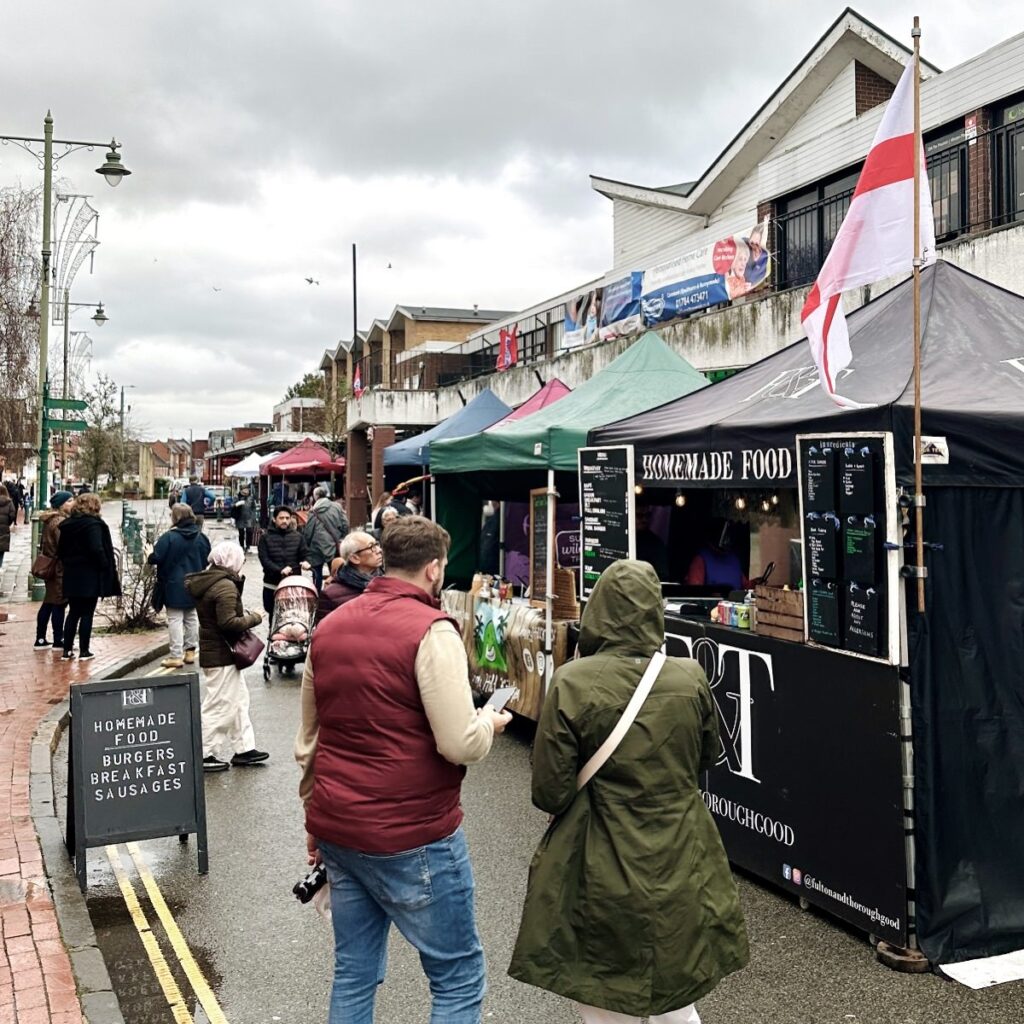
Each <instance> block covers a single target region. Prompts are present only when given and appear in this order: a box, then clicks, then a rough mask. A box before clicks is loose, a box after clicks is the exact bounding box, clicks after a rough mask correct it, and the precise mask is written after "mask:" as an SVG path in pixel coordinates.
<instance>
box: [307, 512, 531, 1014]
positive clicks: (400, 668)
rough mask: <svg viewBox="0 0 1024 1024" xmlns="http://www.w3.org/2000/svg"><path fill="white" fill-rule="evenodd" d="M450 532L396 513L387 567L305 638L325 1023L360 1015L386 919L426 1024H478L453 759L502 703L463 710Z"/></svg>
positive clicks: (463, 669) (461, 759) (465, 687)
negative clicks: (423, 992)
mask: <svg viewBox="0 0 1024 1024" xmlns="http://www.w3.org/2000/svg"><path fill="white" fill-rule="evenodd" d="M449 543H450V538H449V536H448V534H447V532H446V531H445V530H443V529H441V527H439V526H437V525H436V524H435V523H433V522H431V521H430V520H429V519H424V518H422V517H420V516H406V517H403V518H402V519H399V520H398V521H397V522H394V523H392V524H391V525H390V526H389V527H388V529H387V530H386V531H385V533H384V538H383V545H384V565H385V571H386V575H384V576H380V577H377V578H376V579H373V580H372V581H371V582H370V584H369V585H368V586H367V587H366V590H365V591H364V592H363V594H362V596H361V597H360V598H359V600H358V601H349V602H348V603H347V604H345V605H343V606H342V607H341V608H339V609H338V610H337V611H335V612H333V613H332V614H331V615H330V616H328V617H327V618H326V619H324V621H323V622H322V623H321V624H320V626H318V627H317V630H316V632H314V634H313V642H312V645H311V648H310V655H309V658H308V659H307V661H306V671H305V674H304V676H303V680H302V725H301V726H300V728H299V734H298V736H297V738H296V743H295V757H296V760H297V761H298V762H299V764H300V766H301V767H302V781H301V783H300V786H299V795H300V797H301V798H302V801H303V803H304V805H305V808H306V831H307V844H308V849H309V854H310V863H315V862H316V861H318V860H320V859H322V860H323V862H324V863H325V864H326V866H327V877H328V881H329V882H330V885H331V916H332V920H333V922H334V934H335V974H334V988H333V991H332V993H331V1011H330V1018H329V1024H372V1021H373V1005H374V998H375V995H376V989H377V985H378V984H380V982H382V981H383V980H384V978H383V974H384V969H383V966H384V963H385V950H386V944H387V935H388V929H389V928H390V925H391V922H394V923H395V924H396V925H397V927H398V928H399V930H400V931H401V932H402V934H403V935H404V936H405V937H406V938H407V939H408V940H409V941H410V942H411V943H412V944H413V945H414V946H415V947H416V949H417V950H418V951H419V954H420V962H421V963H422V964H423V969H424V971H425V972H426V974H427V977H428V978H429V980H430V990H431V993H432V998H433V1010H432V1014H431V1018H430V1019H431V1021H432V1022H435V1024H440V1022H444V1024H479V1021H480V1007H481V1005H482V1003H483V997H484V990H485V977H484V957H483V949H482V948H481V945H480V937H479V935H478V933H477V930H476V921H475V918H474V913H473V875H472V872H471V870H470V865H469V855H468V852H467V849H466V840H465V836H464V835H463V831H462V828H461V823H462V807H461V805H460V802H459V795H460V790H461V786H462V778H463V776H464V775H465V773H466V769H465V767H464V765H467V764H474V763H475V762H477V761H481V760H483V758H484V757H486V756H487V753H488V751H489V750H490V749H491V743H492V741H493V739H494V736H495V734H496V733H501V732H503V731H504V729H505V726H506V725H507V724H508V723H509V722H510V721H511V720H512V716H511V715H510V714H508V712H502V713H498V712H495V711H493V710H492V709H491V708H482V709H480V710H479V711H477V710H476V708H474V706H473V699H472V693H471V691H470V688H469V671H468V666H467V663H466V652H465V649H464V647H463V644H462V637H461V635H460V633H459V630H458V628H457V626H456V624H455V622H454V620H452V619H450V618H449V617H448V616H447V615H445V613H444V612H443V611H441V606H440V595H441V588H442V586H443V585H444V570H445V566H446V565H447V562H448V546H449Z"/></svg>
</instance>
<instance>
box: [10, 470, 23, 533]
mask: <svg viewBox="0 0 1024 1024" xmlns="http://www.w3.org/2000/svg"><path fill="white" fill-rule="evenodd" d="M7 493H8V495H9V496H10V499H11V501H12V502H13V503H14V522H13V523H12V525H13V526H17V525H18V513H19V512H20V511H21V509H22V506H23V505H24V504H25V488H24V487H22V486H21V484H20V483H19V482H18V481H17V480H12V481H11V482H10V483H9V484H8V485H7Z"/></svg>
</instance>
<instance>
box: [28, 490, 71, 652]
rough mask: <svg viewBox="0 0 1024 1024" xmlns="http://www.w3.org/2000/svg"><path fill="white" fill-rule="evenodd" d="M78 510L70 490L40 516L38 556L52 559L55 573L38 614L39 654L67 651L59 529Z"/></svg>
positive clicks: (52, 499) (37, 646)
mask: <svg viewBox="0 0 1024 1024" xmlns="http://www.w3.org/2000/svg"><path fill="white" fill-rule="evenodd" d="M74 507H75V496H74V495H73V494H72V493H71V492H70V491H57V493H56V494H54V496H53V497H52V498H51V499H50V508H49V509H48V510H47V511H46V512H41V513H40V514H39V522H40V524H41V525H42V533H41V534H40V537H39V553H40V554H41V555H45V556H46V557H47V558H52V559H53V573H52V575H51V576H50V578H49V579H47V580H46V595H45V597H44V598H43V603H42V604H41V605H40V606H39V612H38V614H37V615H36V642H35V644H34V645H33V647H34V648H35V650H36V651H48V650H49V649H50V648H51V646H52V647H56V648H57V649H58V650H61V651H62V650H64V613H65V611H66V609H67V599H66V598H65V597H64V564H63V563H62V562H61V560H60V559H59V558H58V557H57V543H58V541H59V540H60V528H61V525H62V524H63V522H64V521H65V520H66V519H67V517H68V516H69V515H71V510H72V509H73V508H74ZM51 623H52V624H53V644H52V645H51V644H50V642H49V641H48V640H47V639H46V631H47V628H48V627H49V626H50V624H51Z"/></svg>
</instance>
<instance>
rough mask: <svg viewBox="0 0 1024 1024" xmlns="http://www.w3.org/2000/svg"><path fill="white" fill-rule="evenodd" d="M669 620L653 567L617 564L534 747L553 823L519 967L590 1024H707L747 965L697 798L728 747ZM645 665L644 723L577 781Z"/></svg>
mask: <svg viewBox="0 0 1024 1024" xmlns="http://www.w3.org/2000/svg"><path fill="white" fill-rule="evenodd" d="M664 619H665V615H664V611H663V605H662V598H661V584H660V583H659V581H658V577H657V574H656V573H655V572H654V569H653V568H652V567H651V566H650V565H649V564H648V563H646V562H639V561H634V560H629V559H623V560H622V561H619V562H615V563H614V564H613V565H611V566H610V567H609V568H608V569H606V570H605V572H604V573H603V574H602V576H601V578H600V579H599V580H598V582H597V584H596V586H595V587H594V590H593V592H592V594H591V595H590V598H589V599H588V601H587V605H586V608H585V609H584V612H583V618H582V620H581V622H580V640H579V650H580V654H581V655H582V657H580V658H578V659H577V660H576V661H572V662H569V663H568V664H566V665H563V666H562V667H561V668H559V669H558V670H557V671H556V672H555V675H554V678H553V679H552V682H551V689H550V691H549V692H548V695H547V699H546V700H545V702H544V707H543V710H542V711H541V716H540V721H539V722H538V725H537V733H536V738H535V739H534V744H533V802H534V804H535V805H536V806H537V807H539V808H540V809H541V810H542V811H547V812H548V813H549V814H552V815H554V819H553V820H552V822H551V824H550V825H549V827H548V830H547V832H546V833H545V835H544V838H543V839H542V840H541V844H540V846H539V848H538V849H537V852H536V853H535V854H534V857H533V863H532V864H531V865H530V880H529V885H528V888H527V894H526V903H525V906H524V908H523V916H522V922H521V924H520V928H519V936H518V939H517V940H516V946H515V951H514V953H513V956H512V963H511V966H510V967H509V974H510V975H511V976H512V977H513V978H517V979H518V980H519V981H524V982H526V983H527V984H530V985H536V986H537V987H538V988H543V989H547V990H548V991H551V992H556V993H558V994H559V995H563V996H567V997H568V998H570V999H575V1000H576V1001H577V1003H578V1004H580V1005H579V1010H580V1014H581V1016H582V1017H583V1020H584V1022H585V1024H634V1022H635V1024H640V1018H641V1017H650V1021H651V1024H700V1018H699V1017H698V1015H697V1010H696V1007H695V1006H694V1005H693V1004H694V1003H695V1002H696V1000H698V999H700V998H701V997H703V996H705V995H707V994H708V993H709V992H710V991H711V990H712V989H713V988H714V987H715V986H716V985H717V984H718V982H719V981H721V980H722V978H724V977H725V976H726V975H727V974H730V973H731V972H733V971H737V970H739V969H740V968H741V967H743V966H744V965H745V964H746V962H747V960H748V957H749V953H748V949H747V934H746V929H745V926H744V923H743V915H742V913H741V911H740V906H739V897H738V894H737V890H736V883H735V882H734V881H733V877H732V874H731V873H730V871H729V861H728V858H727V857H726V854H725V849H724V848H723V846H722V840H721V837H720V836H719V834H718V829H717V827H716V825H715V822H714V819H713V818H712V817H711V813H710V811H708V809H707V807H706V806H705V804H704V801H703V799H702V797H701V793H700V789H699V776H700V773H701V772H704V771H706V770H707V769H708V768H710V767H712V766H713V765H714V764H715V762H716V761H717V760H718V757H719V755H720V753H721V746H720V742H719V738H718V718H717V712H716V711H715V705H714V700H713V699H712V696H711V690H710V688H709V686H708V681H707V677H706V676H705V675H704V673H703V671H702V670H701V668H700V666H699V665H698V664H697V662H696V661H692V660H690V659H688V658H687V659H681V658H668V659H664V658H663V656H662V655H661V654H660V649H661V645H662V644H663V643H664V639H665V621H664ZM662 661H663V664H661V665H660V671H659V663H660V662H662ZM649 665H653V667H652V672H654V673H656V675H655V677H654V682H653V687H652V688H651V689H650V691H649V696H648V697H647V699H646V700H644V701H643V703H642V706H641V707H640V710H639V712H638V713H637V715H636V719H635V722H634V723H633V724H632V725H629V727H628V729H627V731H626V732H625V735H624V736H623V738H622V739H621V742H620V743H619V745H618V746H617V747H616V748H615V749H614V751H613V752H612V753H611V755H610V757H608V759H607V761H604V762H603V766H602V767H599V768H598V769H597V771H596V774H594V775H593V777H592V778H591V779H590V781H589V782H587V781H585V778H584V780H582V781H580V782H578V779H577V776H578V774H579V773H580V772H581V769H582V768H583V767H584V765H586V764H587V762H588V761H589V760H590V758H591V757H592V756H593V755H594V754H595V752H596V751H597V750H598V748H599V747H601V746H602V744H603V743H604V742H605V740H606V739H607V738H608V737H609V736H610V735H611V733H612V730H613V729H614V728H615V726H616V725H617V724H618V722H619V720H620V719H621V718H622V717H623V711H624V709H625V708H626V706H627V704H628V703H629V702H630V698H631V697H632V696H633V694H634V691H636V690H637V689H638V687H639V686H640V685H641V679H642V677H645V676H646V675H647V669H648V666H649ZM647 681H649V680H648V679H645V680H644V682H647ZM641 692H642V691H641ZM627 721H628V720H627ZM587 774H589V773H587ZM578 785H581V786H582V788H578Z"/></svg>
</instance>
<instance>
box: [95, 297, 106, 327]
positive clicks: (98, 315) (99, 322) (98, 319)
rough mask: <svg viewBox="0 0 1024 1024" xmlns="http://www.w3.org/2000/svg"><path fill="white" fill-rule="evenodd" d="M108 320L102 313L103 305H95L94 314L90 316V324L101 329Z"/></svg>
mask: <svg viewBox="0 0 1024 1024" xmlns="http://www.w3.org/2000/svg"><path fill="white" fill-rule="evenodd" d="M109 319H110V317H109V316H107V314H106V313H104V312H103V303H102V302H100V303H97V305H96V312H95V313H93V315H92V322H93V323H94V324H95V325H96V326H97V327H102V326H103V325H104V324H105V323H106V322H107V321H108V320H109Z"/></svg>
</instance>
